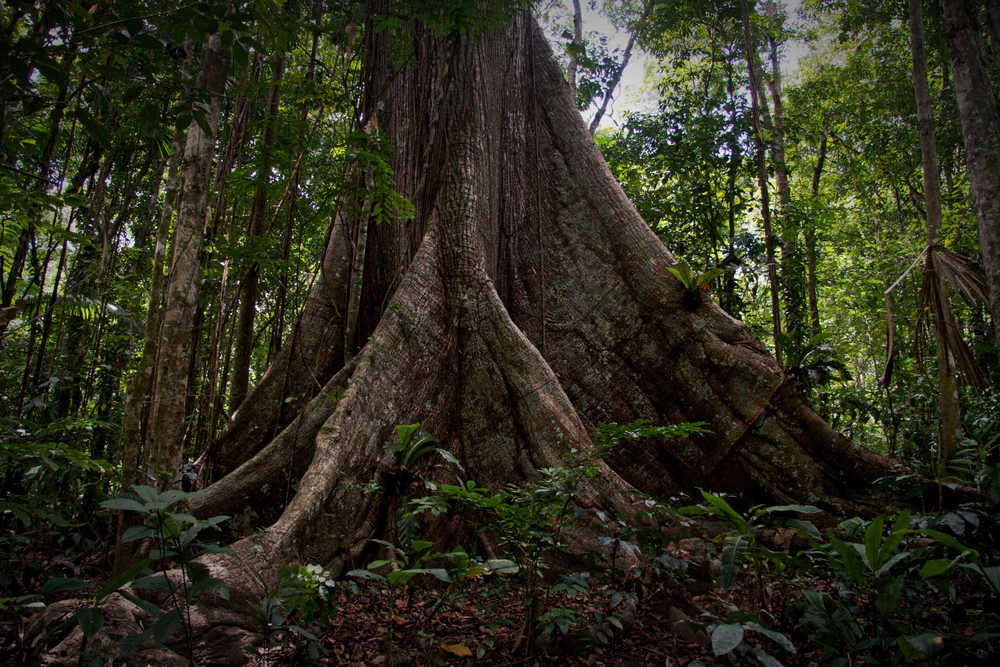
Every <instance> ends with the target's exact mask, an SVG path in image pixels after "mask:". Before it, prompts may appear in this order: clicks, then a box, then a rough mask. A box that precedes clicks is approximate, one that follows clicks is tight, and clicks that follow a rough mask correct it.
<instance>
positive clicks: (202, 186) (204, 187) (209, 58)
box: [146, 35, 228, 475]
mask: <svg viewBox="0 0 1000 667" xmlns="http://www.w3.org/2000/svg"><path fill="white" fill-rule="evenodd" d="M227 72H228V59H227V57H226V55H225V53H224V51H223V49H222V42H221V38H220V37H219V36H218V35H213V36H211V37H209V38H208V40H206V42H205V44H204V46H203V47H202V52H201V84H202V86H204V89H205V90H206V93H207V95H208V98H209V102H208V105H207V106H206V107H205V109H204V114H205V117H204V121H205V124H204V127H203V126H202V125H201V124H200V123H198V122H194V121H192V122H191V126H190V127H189V128H188V132H187V139H186V143H185V146H184V168H183V171H182V186H181V201H180V206H179V208H178V211H177V220H176V222H175V223H174V238H173V245H172V246H171V249H170V269H169V273H168V277H167V283H166V285H165V287H164V303H163V308H162V310H161V320H160V337H159V344H158V345H157V361H156V374H155V378H154V380H153V392H152V398H151V399H150V415H149V425H148V431H147V436H146V439H147V448H148V451H149V455H148V460H149V461H150V462H151V467H152V469H153V471H154V472H156V473H167V474H170V475H176V474H177V472H178V471H179V470H180V467H181V463H182V462H183V456H182V454H183V442H184V431H185V428H186V421H185V419H184V416H185V403H186V401H187V384H188V364H189V363H190V357H191V344H192V340H191V338H192V330H191V321H192V319H193V318H194V313H195V305H196V303H195V301H196V299H197V292H198V290H197V280H198V276H199V274H200V271H201V264H200V257H201V249H202V245H203V240H204V234H205V208H206V205H207V201H208V189H209V185H210V183H211V173H210V172H211V165H212V155H213V154H214V152H215V132H216V128H217V127H218V124H219V115H220V113H221V110H222V93H223V90H224V89H225V84H226V74H227Z"/></svg>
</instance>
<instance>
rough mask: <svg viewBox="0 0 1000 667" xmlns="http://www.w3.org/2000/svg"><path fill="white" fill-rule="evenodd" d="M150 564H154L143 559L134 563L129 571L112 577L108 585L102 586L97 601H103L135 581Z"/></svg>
mask: <svg viewBox="0 0 1000 667" xmlns="http://www.w3.org/2000/svg"><path fill="white" fill-rule="evenodd" d="M150 563H152V561H151V560H150V559H148V558H142V559H140V560H137V561H136V562H134V563H132V565H131V566H130V567H129V568H128V569H127V570H125V571H124V572H121V573H120V574H118V576H116V577H112V578H111V579H110V580H108V582H107V583H106V584H104V585H103V586H101V590H99V591H97V600H98V601H101V600H103V599H104V598H105V597H107V596H108V595H110V594H111V593H113V592H115V591H117V590H118V589H119V588H121V587H122V586H124V585H125V584H127V583H128V582H130V581H132V580H133V579H135V578H136V577H137V576H139V574H141V573H142V571H143V570H145V569H146V568H147V567H149V565H150Z"/></svg>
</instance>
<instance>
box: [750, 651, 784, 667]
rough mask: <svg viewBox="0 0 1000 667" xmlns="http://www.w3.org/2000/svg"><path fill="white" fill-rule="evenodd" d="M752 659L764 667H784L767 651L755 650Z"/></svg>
mask: <svg viewBox="0 0 1000 667" xmlns="http://www.w3.org/2000/svg"><path fill="white" fill-rule="evenodd" d="M753 657H755V658H757V662H759V663H760V664H762V665H764V667H784V665H783V664H782V662H781V661H780V660H778V659H777V658H775V657H774V656H773V655H771V654H770V653H768V652H767V651H762V650H760V649H756V650H755V651H754V652H753Z"/></svg>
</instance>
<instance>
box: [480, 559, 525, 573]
mask: <svg viewBox="0 0 1000 667" xmlns="http://www.w3.org/2000/svg"><path fill="white" fill-rule="evenodd" d="M483 566H484V567H485V568H486V573H487V574H493V573H496V574H516V573H517V571H518V569H519V568H518V566H517V563H515V562H514V561H512V560H507V559H506V558H491V559H490V560H488V561H486V562H485V563H483Z"/></svg>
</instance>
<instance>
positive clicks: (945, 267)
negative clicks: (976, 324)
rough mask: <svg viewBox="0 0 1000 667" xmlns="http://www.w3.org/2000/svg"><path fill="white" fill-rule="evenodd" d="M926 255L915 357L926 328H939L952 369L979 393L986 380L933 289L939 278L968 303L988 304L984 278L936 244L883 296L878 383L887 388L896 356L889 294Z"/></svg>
mask: <svg viewBox="0 0 1000 667" xmlns="http://www.w3.org/2000/svg"><path fill="white" fill-rule="evenodd" d="M925 256H926V257H927V263H928V267H927V268H928V270H927V271H926V272H925V273H924V281H923V284H922V285H921V287H920V293H919V295H918V297H917V312H918V315H917V335H916V347H917V354H918V355H920V353H921V349H922V347H923V346H922V344H921V340H922V336H923V335H924V332H925V331H926V329H927V327H928V325H931V326H935V327H937V326H940V327H941V328H942V331H943V333H944V339H945V343H946V347H947V349H948V352H949V354H950V356H951V357H952V358H953V359H954V361H955V366H956V367H957V368H958V370H959V371H960V372H961V373H962V376H963V377H964V378H965V380H966V381H967V382H968V383H969V384H970V385H971V386H972V387H973V388H974V389H975V390H976V391H980V390H982V389H984V388H985V387H986V386H987V385H988V384H989V381H988V380H987V378H986V374H985V373H984V372H983V370H982V369H981V368H980V367H979V364H977V363H976V360H975V358H974V357H973V356H972V352H971V351H970V350H969V348H968V346H967V345H966V344H965V341H964V340H962V336H961V333H960V331H959V328H958V324H957V323H956V322H955V316H954V314H953V313H952V312H951V307H950V306H949V304H948V303H947V300H945V303H941V299H940V298H939V291H938V290H937V289H934V288H933V287H934V283H933V281H934V280H936V279H937V278H938V277H940V279H942V280H943V281H944V282H945V284H947V285H949V286H951V288H952V289H953V290H954V291H955V292H956V293H958V294H961V295H962V297H963V298H964V299H965V300H966V301H968V302H969V303H975V302H977V301H979V302H981V303H988V298H987V296H986V287H985V286H986V279H985V277H984V275H983V271H982V269H980V268H979V266H978V265H977V264H976V263H975V262H974V261H972V260H971V259H969V258H968V257H965V256H964V255H961V254H959V253H956V252H953V251H951V250H947V249H945V248H942V247H941V246H937V245H934V246H927V247H925V248H924V249H923V250H921V251H920V252H919V253H918V254H917V256H916V257H915V258H914V259H913V262H912V263H911V264H910V266H909V267H908V268H907V269H906V271H904V272H903V274H902V275H901V276H899V278H897V279H896V281H895V282H894V283H893V284H892V285H890V286H889V288H888V289H886V290H885V292H884V294H883V296H884V297H885V309H886V324H887V326H888V337H887V341H886V362H885V369H884V371H883V373H882V377H881V379H880V380H879V384H881V385H882V386H888V384H889V382H890V381H891V380H892V371H893V367H894V361H895V357H896V349H895V341H894V334H893V318H892V299H891V293H892V291H893V290H894V289H895V288H896V287H897V286H898V285H899V283H900V282H902V280H903V279H904V278H905V277H906V276H907V275H909V273H910V272H911V271H912V270H913V269H914V267H916V266H917V264H918V263H919V262H920V259H921V258H923V257H925ZM928 313H929V314H930V318H929V320H930V321H928V317H927V314H928Z"/></svg>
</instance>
